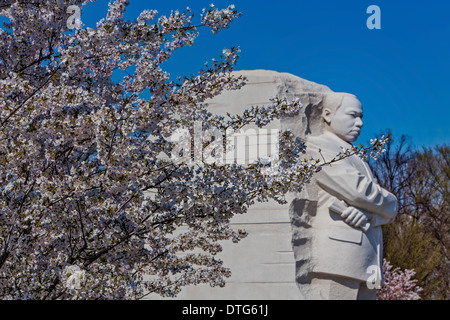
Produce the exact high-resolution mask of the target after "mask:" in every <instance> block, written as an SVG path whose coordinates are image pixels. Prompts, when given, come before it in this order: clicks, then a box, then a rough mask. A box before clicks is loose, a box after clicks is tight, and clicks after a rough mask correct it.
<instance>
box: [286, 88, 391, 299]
mask: <svg viewBox="0 0 450 320" xmlns="http://www.w3.org/2000/svg"><path fill="white" fill-rule="evenodd" d="M362 117H363V111H362V106H361V103H360V102H359V100H358V99H357V98H356V97H355V96H354V95H351V94H347V93H335V92H330V93H324V94H323V102H322V116H321V118H322V119H321V121H323V132H322V133H321V134H320V135H310V136H309V137H307V139H306V146H307V149H306V150H307V156H308V157H312V158H313V159H321V161H325V162H329V161H330V160H331V159H333V158H335V157H336V155H338V154H339V153H341V152H342V151H344V150H345V149H351V147H352V145H351V143H352V142H354V141H356V139H357V138H358V136H359V134H360V132H361V128H362V125H363V122H362ZM396 212H397V199H396V197H395V196H394V195H393V194H391V193H389V192H388V191H386V190H385V189H383V188H382V187H380V186H379V185H378V183H377V182H376V180H375V178H374V177H373V175H372V172H371V170H370V168H369V166H368V165H367V163H366V162H365V161H364V160H363V159H361V158H360V157H359V156H357V155H353V156H350V157H348V158H345V159H343V160H339V161H337V162H334V163H332V164H330V165H325V166H324V167H323V168H322V170H321V171H320V172H318V173H317V174H315V176H314V177H313V179H312V181H311V183H309V184H307V185H306V186H305V189H304V190H303V191H302V193H301V195H299V196H298V197H297V198H296V199H295V200H294V201H293V202H292V204H291V209H290V214H291V222H292V226H293V250H294V254H295V256H296V281H297V284H298V287H299V288H300V291H301V293H302V295H303V296H304V297H305V299H327V300H328V299H330V300H331V299H351V300H353V299H375V298H376V290H374V289H373V286H372V285H371V284H372V282H371V281H373V280H374V275H375V276H378V277H379V279H378V281H381V277H382V274H381V264H382V243H383V242H382V232H381V225H383V224H386V223H390V222H392V221H393V219H394V218H395V216H396ZM368 280H369V281H368Z"/></svg>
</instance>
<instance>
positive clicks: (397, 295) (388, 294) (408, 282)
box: [377, 259, 423, 300]
mask: <svg viewBox="0 0 450 320" xmlns="http://www.w3.org/2000/svg"><path fill="white" fill-rule="evenodd" d="M415 274H416V273H415V272H414V270H410V269H405V270H403V271H402V270H400V268H394V267H393V266H392V265H391V264H390V263H389V261H387V260H386V259H384V260H383V275H384V282H385V284H384V286H383V287H382V288H381V289H380V290H379V291H378V292H377V300H419V299H420V292H421V291H422V290H423V289H422V288H421V287H419V286H418V285H417V280H416V279H413V276H414V275H415Z"/></svg>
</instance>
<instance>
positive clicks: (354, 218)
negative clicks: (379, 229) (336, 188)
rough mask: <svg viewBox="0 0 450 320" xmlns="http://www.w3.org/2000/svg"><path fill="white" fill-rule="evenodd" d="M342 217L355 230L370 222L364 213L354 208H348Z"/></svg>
mask: <svg viewBox="0 0 450 320" xmlns="http://www.w3.org/2000/svg"><path fill="white" fill-rule="evenodd" d="M341 217H342V218H343V219H344V221H345V222H346V223H347V224H348V225H350V226H352V227H355V228H359V227H363V226H364V225H365V224H366V223H367V222H368V221H369V219H368V217H367V216H366V214H365V213H364V212H362V211H361V210H358V209H357V208H355V207H352V206H350V207H347V208H346V209H345V210H344V212H342V214H341Z"/></svg>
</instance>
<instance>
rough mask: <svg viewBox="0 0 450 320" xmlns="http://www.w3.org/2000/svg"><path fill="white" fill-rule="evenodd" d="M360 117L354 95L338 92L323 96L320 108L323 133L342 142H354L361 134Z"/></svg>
mask: <svg viewBox="0 0 450 320" xmlns="http://www.w3.org/2000/svg"><path fill="white" fill-rule="evenodd" d="M362 117H363V110H362V105H361V102H359V100H358V99H357V98H356V97H355V96H354V95H352V94H349V93H340V92H333V93H328V94H326V95H325V99H324V101H323V108H322V120H323V122H324V130H325V131H329V132H332V133H334V134H335V135H337V136H338V137H339V138H341V139H342V140H344V141H347V142H354V141H356V139H358V137H359V135H360V133H361V128H362V126H363V122H362Z"/></svg>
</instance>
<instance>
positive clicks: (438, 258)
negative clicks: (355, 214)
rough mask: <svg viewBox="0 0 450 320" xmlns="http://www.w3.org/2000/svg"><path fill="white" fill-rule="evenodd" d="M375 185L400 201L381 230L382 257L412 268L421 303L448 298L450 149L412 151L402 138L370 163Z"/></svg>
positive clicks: (388, 146)
mask: <svg viewBox="0 0 450 320" xmlns="http://www.w3.org/2000/svg"><path fill="white" fill-rule="evenodd" d="M370 165H371V167H372V170H373V172H374V174H375V176H376V177H377V179H378V181H379V183H380V184H381V185H382V186H383V187H385V188H386V189H388V190H389V191H391V192H393V193H394V194H395V195H396V196H397V198H398V199H399V214H398V216H397V218H396V220H395V221H394V223H392V224H390V225H385V226H383V235H384V257H385V258H386V259H387V260H388V261H390V262H391V263H392V265H394V266H395V267H400V268H401V269H414V271H415V272H416V275H415V278H416V279H417V280H418V285H419V286H421V287H422V288H423V292H421V296H422V298H423V299H449V298H450V261H449V255H448V249H449V247H450V233H449V228H450V205H449V204H450V191H449V183H448V182H449V180H450V179H449V178H450V146H448V145H443V146H435V147H433V148H423V150H415V149H414V148H413V147H412V144H411V142H410V141H409V138H408V137H406V136H401V137H400V139H399V140H398V141H395V140H394V139H393V140H392V141H391V142H390V143H389V145H387V147H386V152H385V153H384V154H383V155H382V156H380V157H379V158H378V160H377V161H376V162H373V161H372V162H371V163H370Z"/></svg>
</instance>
